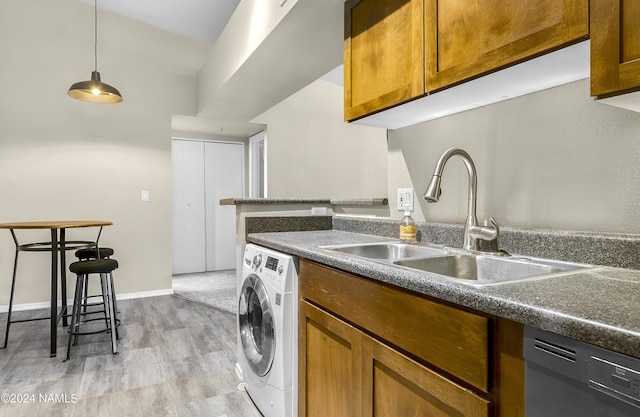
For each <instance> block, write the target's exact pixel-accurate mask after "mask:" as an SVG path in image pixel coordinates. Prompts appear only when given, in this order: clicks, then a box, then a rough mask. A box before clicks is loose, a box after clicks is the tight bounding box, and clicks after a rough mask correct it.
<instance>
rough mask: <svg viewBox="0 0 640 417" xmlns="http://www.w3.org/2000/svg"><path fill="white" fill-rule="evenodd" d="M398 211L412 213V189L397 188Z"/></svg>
mask: <svg viewBox="0 0 640 417" xmlns="http://www.w3.org/2000/svg"><path fill="white" fill-rule="evenodd" d="M398 210H400V211H405V210H409V211H413V188H398Z"/></svg>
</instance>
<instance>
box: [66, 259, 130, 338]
mask: <svg viewBox="0 0 640 417" xmlns="http://www.w3.org/2000/svg"><path fill="white" fill-rule="evenodd" d="M113 254H114V250H113V249H112V248H107V247H95V248H83V249H78V250H77V251H76V252H75V256H76V258H78V259H79V260H81V261H86V260H90V259H109V258H110V257H112V256H113ZM88 290H89V288H88V287H87V286H85V288H84V295H83V297H84V300H85V302H84V305H83V306H82V311H83V312H86V311H87V307H88V306H90V305H91V304H88V300H89V299H90V298H94V297H100V296H101V294H99V295H94V296H89V295H88V294H87V291H88ZM111 292H112V293H113V295H114V297H113V307H114V309H115V311H116V314H117V313H119V312H120V310H118V302H117V301H116V297H115V294H116V288H115V284H114V283H113V280H111ZM116 331H118V330H117V329H116Z"/></svg>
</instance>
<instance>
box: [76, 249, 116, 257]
mask: <svg viewBox="0 0 640 417" xmlns="http://www.w3.org/2000/svg"><path fill="white" fill-rule="evenodd" d="M98 252H99V253H100V256H98ZM113 252H114V251H113V249H111V248H98V249H96V248H89V249H78V250H77V251H76V254H75V255H76V258H78V259H98V258H109V257H111V256H113Z"/></svg>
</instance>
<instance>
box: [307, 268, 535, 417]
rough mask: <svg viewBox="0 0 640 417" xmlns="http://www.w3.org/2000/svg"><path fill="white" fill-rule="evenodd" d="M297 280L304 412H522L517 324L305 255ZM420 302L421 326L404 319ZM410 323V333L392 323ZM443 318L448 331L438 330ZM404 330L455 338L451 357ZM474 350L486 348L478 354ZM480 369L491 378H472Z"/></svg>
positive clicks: (456, 416) (356, 415) (438, 415)
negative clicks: (388, 307)
mask: <svg viewBox="0 0 640 417" xmlns="http://www.w3.org/2000/svg"><path fill="white" fill-rule="evenodd" d="M371 285H372V286H373V287H372V286H371ZM299 287H300V300H299V328H298V332H299V346H298V349H299V352H298V353H299V362H298V379H299V385H298V388H299V391H298V400H299V402H298V415H299V416H300V417H374V416H376V417H387V416H388V417H404V416H407V417H409V416H429V417H489V416H492V417H501V416H505V417H507V416H508V417H524V362H523V360H522V331H523V326H522V325H521V324H518V323H515V322H512V321H509V320H504V319H499V318H487V317H482V316H479V315H476V314H475V313H472V312H468V311H464V310H458V309H456V308H455V307H453V306H449V305H444V304H442V305H440V307H441V308H442V309H444V310H439V309H438V308H435V307H436V306H434V305H433V304H434V303H435V301H434V300H427V299H426V298H425V297H422V296H420V295H417V294H413V293H409V292H407V291H404V290H401V289H397V288H394V287H390V286H387V285H384V284H381V283H378V282H375V281H373V280H369V279H366V278H363V277H358V276H356V275H353V274H349V273H346V272H343V271H339V270H336V269H333V268H329V267H326V266H322V265H318V264H315V263H312V262H308V261H306V260H302V259H301V260H300V286H299ZM377 287H381V288H382V287H384V289H385V291H381V292H380V291H376V290H375V289H376V288H377ZM365 293H366V294H367V295H363V294H365ZM383 299H384V300H388V299H396V302H394V303H393V304H392V305H394V308H396V312H395V313H391V312H390V310H385V307H384V306H382V307H381V304H384V300H383ZM337 300H342V301H337ZM425 302H426V303H425ZM412 304H414V305H413V306H412ZM435 304H438V303H435ZM343 306H344V308H343ZM416 306H417V307H416ZM420 308H421V309H424V313H425V315H424V317H417V318H416V319H417V322H419V323H421V324H420V325H415V324H414V323H412V321H411V320H406V317H405V316H404V315H403V314H406V312H407V311H410V312H411V313H412V314H414V315H415V314H418V315H419V314H420ZM367 309H369V310H368V311H369V312H370V313H369V314H368V315H366V314H364V313H363V312H364V311H367ZM380 309H382V311H384V314H380V311H379V310H380ZM336 310H340V311H339V312H337V311H336ZM434 311H436V312H437V313H438V314H434ZM449 318H451V319H452V322H451V323H448V319H449ZM463 318H467V319H468V321H467V322H465V321H464V320H463ZM480 318H482V319H485V320H487V324H486V325H484V324H482V323H483V322H482V321H481V320H480ZM421 320H422V321H421ZM434 321H437V322H439V323H433V322H434ZM407 322H409V323H412V324H411V326H412V333H406V335H405V336H402V333H398V332H396V331H390V330H391V329H390V328H392V327H393V328H402V327H403V326H406V323H407ZM447 326H450V327H452V328H451V329H450V331H448V332H447V337H445V338H443V337H441V335H439V334H438V331H441V330H442V329H444V328H447ZM371 329H375V330H371ZM483 329H484V330H483ZM483 332H484V333H486V335H485V336H486V337H480V335H479V334H481V333H483ZM469 333H470V334H472V335H473V336H472V337H469V336H468V334H469ZM381 334H384V335H385V337H382V336H381ZM425 334H426V335H427V336H426V337H425V336H424V335H425ZM447 338H450V339H458V340H451V341H449V342H447V341H446V340H445V339H447ZM407 339H417V340H420V341H421V343H423V344H432V345H436V344H443V343H445V344H447V343H450V344H449V346H450V347H449V349H450V350H451V352H450V357H451V360H450V361H449V362H447V361H446V360H445V359H446V358H443V357H442V354H440V353H438V355H436V356H432V353H433V352H438V350H436V351H434V350H430V349H424V350H422V351H418V350H417V349H415V348H414V346H412V345H411V343H409V342H408V341H407ZM464 339H467V340H466V341H464ZM404 346H408V348H405V347H404ZM414 351H418V352H419V353H418V354H416V353H414ZM461 351H462V352H461ZM472 351H481V352H485V353H484V354H481V355H480V356H479V358H481V359H480V360H478V356H477V354H476V353H477V352H472ZM466 354H467V355H466ZM425 356H428V357H430V358H432V359H433V360H434V361H435V362H436V363H437V365H434V362H432V361H431V360H428V359H425ZM483 356H486V358H484V359H482V357H483ZM465 361H468V362H469V363H473V361H476V362H475V366H476V367H477V368H478V371H477V372H475V373H472V374H469V372H468V368H469V367H470V366H471V367H473V366H472V365H469V364H464V366H460V363H459V362H465ZM475 374H478V375H483V374H484V375H486V378H485V379H486V380H485V379H483V378H479V379H474V378H469V375H475ZM470 380H471V381H474V380H476V381H478V382H477V383H470V382H469V381H470Z"/></svg>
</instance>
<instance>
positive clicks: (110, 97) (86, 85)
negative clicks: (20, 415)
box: [67, 71, 123, 104]
mask: <svg viewBox="0 0 640 417" xmlns="http://www.w3.org/2000/svg"><path fill="white" fill-rule="evenodd" d="M67 94H69V95H70V96H71V97H73V98H77V99H78V100H83V101H90V102H92V103H103V104H113V103H121V102H122V100H123V98H122V95H121V94H120V91H118V89H117V88H114V87H112V86H110V85H109V84H105V83H103V82H102V81H100V73H99V72H98V71H93V72H92V73H91V80H90V81H80V82H77V83H75V84H73V85H72V86H71V88H70V89H69V91H67Z"/></svg>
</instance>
